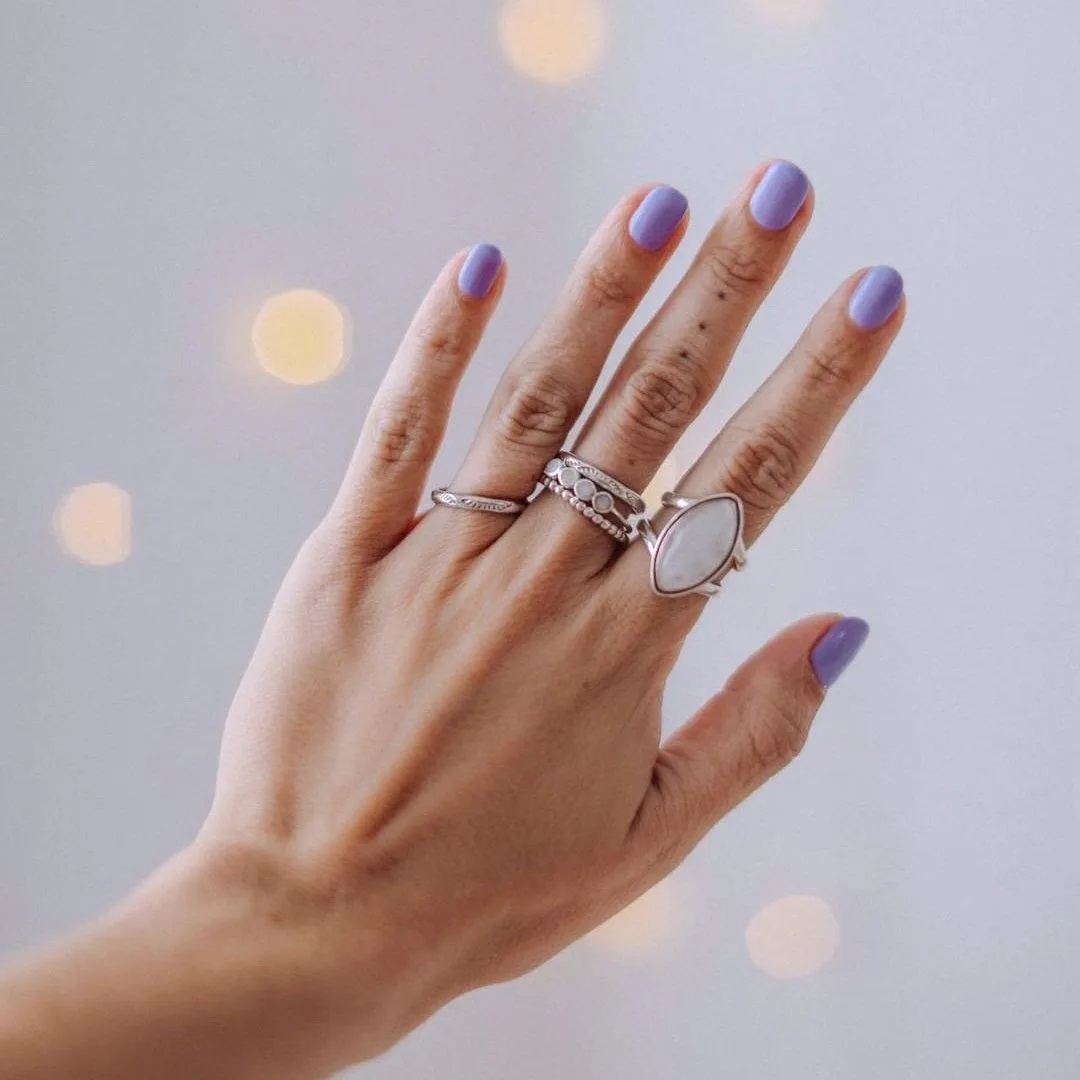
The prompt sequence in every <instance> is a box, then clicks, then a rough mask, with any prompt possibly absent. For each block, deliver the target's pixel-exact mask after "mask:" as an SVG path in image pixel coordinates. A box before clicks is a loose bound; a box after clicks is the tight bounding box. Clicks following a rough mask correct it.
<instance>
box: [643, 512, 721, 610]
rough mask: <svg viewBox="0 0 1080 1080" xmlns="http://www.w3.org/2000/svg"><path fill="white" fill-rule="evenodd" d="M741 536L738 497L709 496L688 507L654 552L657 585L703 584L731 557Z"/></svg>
mask: <svg viewBox="0 0 1080 1080" xmlns="http://www.w3.org/2000/svg"><path fill="white" fill-rule="evenodd" d="M738 537H739V507H738V504H737V503H736V502H735V500H734V499H731V498H719V499H708V500H706V501H704V502H699V503H697V504H696V505H695V506H692V507H690V509H689V510H684V511H683V512H682V513H681V514H680V515H679V517H678V518H676V519H675V520H674V521H673V522H672V524H671V526H670V528H668V529H667V531H666V532H664V533H663V535H662V537H661V539H660V543H659V544H658V545H657V548H656V553H655V554H654V555H653V573H654V578H653V580H654V581H655V582H656V588H657V589H658V590H659V591H660V592H662V593H678V592H683V591H684V590H686V589H696V588H697V587H698V586H699V585H703V584H704V583H705V582H706V581H708V580H709V579H710V578H711V577H713V576H714V575H715V574H716V573H717V572H718V571H719V570H720V567H722V566H723V565H724V563H726V562H727V561H728V559H730V558H731V553H732V552H733V551H734V550H735V543H736V541H737V540H738Z"/></svg>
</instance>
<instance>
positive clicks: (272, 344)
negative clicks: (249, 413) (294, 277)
mask: <svg viewBox="0 0 1080 1080" xmlns="http://www.w3.org/2000/svg"><path fill="white" fill-rule="evenodd" d="M251 341H252V344H253V345H254V347H255V355H256V356H257V357H258V360H259V363H260V364H261V365H262V367H263V368H264V369H265V370H266V371H267V372H269V373H270V374H271V375H273V376H274V377H275V378H277V379H281V381H282V382H287V383H291V384H293V385H294V386H310V385H312V384H313V383H319V382H323V381H325V380H326V379H329V378H331V376H333V375H336V374H337V372H338V371H340V370H341V368H342V367H343V366H344V365H345V362H346V360H347V359H348V352H349V319H348V316H347V314H346V312H345V309H344V308H343V307H342V306H341V305H340V304H338V303H337V302H336V301H334V300H331V299H330V297H329V296H326V295H324V294H323V293H321V292H316V291H315V290H314V289H295V290H293V291H292V292H283V293H278V295H277V296H271V297H270V298H269V299H268V300H267V301H266V302H265V303H264V304H263V306H262V307H261V308H260V309H259V313H258V315H256V316H255V322H254V325H253V326H252V328H251Z"/></svg>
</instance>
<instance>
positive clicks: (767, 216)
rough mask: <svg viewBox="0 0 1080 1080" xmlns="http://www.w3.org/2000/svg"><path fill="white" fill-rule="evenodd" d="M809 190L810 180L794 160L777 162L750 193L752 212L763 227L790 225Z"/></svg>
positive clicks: (772, 228)
mask: <svg viewBox="0 0 1080 1080" xmlns="http://www.w3.org/2000/svg"><path fill="white" fill-rule="evenodd" d="M809 193H810V181H809V180H808V179H807V176H806V173H804V172H803V171H802V169H800V168H799V166H798V165H792V164H791V162H790V161H777V162H774V163H773V164H772V165H770V166H769V168H768V169H767V170H766V172H765V175H764V176H763V177H762V178H761V180H760V181H758V186H757V187H756V188H755V189H754V194H753V195H752V196H751V197H750V214H751V215H752V216H753V219H754V220H755V221H756V222H757V223H758V224H759V225H760V226H761V227H762V228H763V229H770V230H772V231H773V232H777V231H779V230H780V229H786V228H787V227H788V226H789V225H790V224H791V223H792V222H793V221H794V220H795V215H796V214H798V212H799V211H800V210H801V209H802V205H803V203H804V202H806V196H807V195H808V194H809Z"/></svg>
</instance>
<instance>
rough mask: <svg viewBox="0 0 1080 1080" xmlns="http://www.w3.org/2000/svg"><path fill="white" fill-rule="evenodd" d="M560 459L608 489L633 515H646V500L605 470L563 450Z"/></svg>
mask: <svg viewBox="0 0 1080 1080" xmlns="http://www.w3.org/2000/svg"><path fill="white" fill-rule="evenodd" d="M559 457H560V458H562V460H563V461H564V462H565V463H566V464H567V465H569V466H570V467H571V468H573V469H577V471H578V472H579V473H581V475H582V476H585V477H588V479H590V480H592V481H593V482H594V483H596V484H599V485H600V486H601V487H602V488H606V489H607V490H608V491H610V492H611V494H612V495H614V496H615V497H616V498H617V499H622V501H623V502H624V503H626V505H627V506H629V507H630V512H631V513H632V514H644V513H645V500H644V499H643V498H642V497H641V496H640V495H639V494H638V493H637V492H636V491H634V489H633V488H628V487H627V486H626V485H625V484H624V483H622V482H621V481H619V480H616V479H615V477H614V476H611V475H609V474H608V473H606V472H604V470H603V469H598V468H597V467H596V466H595V465H590V464H589V462H587V461H582V460H581V458H579V457H577V456H576V455H574V454H571V453H570V451H569V450H563V451H562V452H561V453H560V454H559Z"/></svg>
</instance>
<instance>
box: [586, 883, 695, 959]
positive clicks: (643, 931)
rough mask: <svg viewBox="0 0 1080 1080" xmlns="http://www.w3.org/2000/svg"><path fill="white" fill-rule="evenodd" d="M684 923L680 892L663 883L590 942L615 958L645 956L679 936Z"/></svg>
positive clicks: (598, 930) (599, 930)
mask: <svg viewBox="0 0 1080 1080" xmlns="http://www.w3.org/2000/svg"><path fill="white" fill-rule="evenodd" d="M684 922H685V916H684V910H683V905H682V903H681V902H680V898H679V893H678V890H677V889H676V888H675V886H674V885H672V883H671V881H670V880H664V881H661V882H659V883H658V884H656V885H654V886H653V887H652V888H651V889H650V890H649V891H648V892H646V893H642V895H641V896H639V897H638V898H637V899H636V900H635V901H634V902H633V903H632V904H630V905H628V906H627V907H625V908H623V910H622V911H620V912H619V913H618V914H617V915H614V916H612V917H611V918H610V919H608V921H607V922H605V923H603V924H601V925H600V926H598V927H597V928H596V929H595V930H594V931H593V932H592V933H591V934H589V936H588V940H589V941H590V942H591V943H592V944H593V945H595V946H596V947H597V948H599V949H601V950H602V951H603V952H606V953H608V954H610V955H612V956H617V957H620V958H629V957H635V956H642V955H644V954H647V953H651V952H656V951H657V950H659V949H662V948H663V947H664V946H665V945H667V944H669V943H670V942H671V941H672V940H674V939H675V938H676V937H678V935H679V932H680V931H681V930H682V927H683V923H684Z"/></svg>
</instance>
